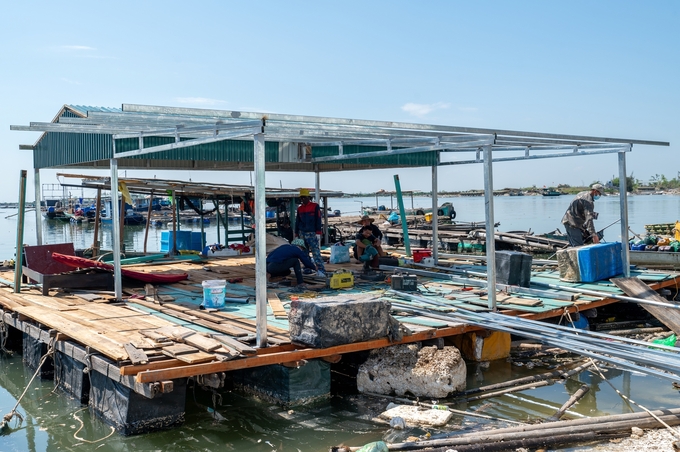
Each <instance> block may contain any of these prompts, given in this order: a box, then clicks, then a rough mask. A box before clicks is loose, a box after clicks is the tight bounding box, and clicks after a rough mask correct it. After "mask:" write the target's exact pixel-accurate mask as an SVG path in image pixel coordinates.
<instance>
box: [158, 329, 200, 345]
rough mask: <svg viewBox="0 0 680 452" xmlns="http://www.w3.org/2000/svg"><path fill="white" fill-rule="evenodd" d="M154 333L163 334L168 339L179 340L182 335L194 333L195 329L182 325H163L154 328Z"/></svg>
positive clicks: (181, 338)
mask: <svg viewBox="0 0 680 452" xmlns="http://www.w3.org/2000/svg"><path fill="white" fill-rule="evenodd" d="M156 333H158V334H163V335H165V336H166V337H168V338H170V339H174V340H179V341H181V340H183V339H184V337H186V336H191V335H192V334H194V333H195V331H193V330H190V329H189V328H185V327H183V326H164V327H162V328H158V329H156Z"/></svg>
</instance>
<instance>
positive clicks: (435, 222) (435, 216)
mask: <svg viewBox="0 0 680 452" xmlns="http://www.w3.org/2000/svg"><path fill="white" fill-rule="evenodd" d="M435 154H436V155H437V161H438V160H439V152H436V153H435ZM437 190H438V187H437V165H432V258H433V259H434V263H435V265H436V264H437V262H439V234H438V232H439V208H438V201H437Z"/></svg>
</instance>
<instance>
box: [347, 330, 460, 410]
mask: <svg viewBox="0 0 680 452" xmlns="http://www.w3.org/2000/svg"><path fill="white" fill-rule="evenodd" d="M466 378H467V367H466V365H465V361H464V360H463V357H462V356H461V354H460V352H459V351H458V349H457V348H456V347H452V346H446V347H444V348H443V349H441V350H438V349H437V347H435V346H432V347H422V348H421V345H420V344H417V343H416V344H405V345H395V346H393V347H385V348H381V349H376V350H372V351H371V353H370V355H369V357H368V359H367V360H366V362H365V363H364V364H362V365H361V366H360V367H359V372H358V374H357V389H358V390H359V392H372V393H377V394H396V395H398V396H403V395H405V394H406V393H410V394H412V395H414V396H417V397H434V398H444V397H446V396H448V395H449V394H451V393H453V392H457V391H462V390H464V389H465V385H466Z"/></svg>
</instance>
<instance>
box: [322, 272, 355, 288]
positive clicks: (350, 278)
mask: <svg viewBox="0 0 680 452" xmlns="http://www.w3.org/2000/svg"><path fill="white" fill-rule="evenodd" d="M328 285H329V287H330V288H331V289H345V288H347V287H354V274H353V273H352V272H348V271H346V270H338V271H336V272H335V273H333V275H332V276H331V279H330V281H329V282H328Z"/></svg>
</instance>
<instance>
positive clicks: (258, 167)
mask: <svg viewBox="0 0 680 452" xmlns="http://www.w3.org/2000/svg"><path fill="white" fill-rule="evenodd" d="M254 143H255V156H254V169H255V299H256V303H257V305H256V311H257V315H256V322H257V326H256V334H257V337H256V341H257V347H259V348H264V347H266V346H267V262H266V260H267V246H266V243H267V235H266V233H267V228H266V224H265V221H266V219H265V209H266V207H267V204H266V201H265V164H264V134H263V133H258V134H255V135H254ZM317 175H318V173H317ZM316 193H317V199H318V195H319V190H318V187H317V191H316Z"/></svg>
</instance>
